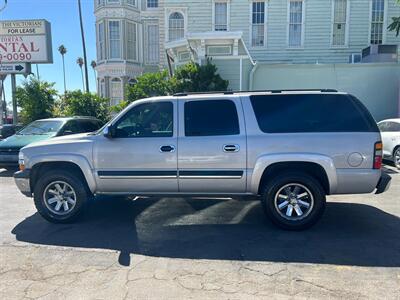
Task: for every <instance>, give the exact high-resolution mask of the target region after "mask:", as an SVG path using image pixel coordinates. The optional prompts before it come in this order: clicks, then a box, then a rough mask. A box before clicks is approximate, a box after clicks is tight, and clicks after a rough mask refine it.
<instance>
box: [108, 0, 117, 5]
mask: <svg viewBox="0 0 400 300" xmlns="http://www.w3.org/2000/svg"><path fill="white" fill-rule="evenodd" d="M107 3H110V4H115V3H120V0H107Z"/></svg>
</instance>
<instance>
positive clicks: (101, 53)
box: [97, 22, 106, 60]
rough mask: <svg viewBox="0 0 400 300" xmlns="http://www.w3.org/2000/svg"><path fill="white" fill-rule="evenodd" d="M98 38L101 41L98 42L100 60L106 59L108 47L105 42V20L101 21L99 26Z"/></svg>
mask: <svg viewBox="0 0 400 300" xmlns="http://www.w3.org/2000/svg"><path fill="white" fill-rule="evenodd" d="M97 35H98V36H97V40H98V41H99V43H98V52H97V56H98V60H104V59H105V58H106V47H105V43H104V39H105V36H104V22H101V23H99V24H98V26H97Z"/></svg>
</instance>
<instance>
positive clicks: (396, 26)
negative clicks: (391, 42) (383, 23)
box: [388, 0, 400, 36]
mask: <svg viewBox="0 0 400 300" xmlns="http://www.w3.org/2000/svg"><path fill="white" fill-rule="evenodd" d="M397 4H398V5H400V0H397ZM388 29H389V30H390V31H396V36H399V34H400V16H399V17H392V23H391V24H390V25H389V26H388Z"/></svg>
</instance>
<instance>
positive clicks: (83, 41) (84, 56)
mask: <svg viewBox="0 0 400 300" xmlns="http://www.w3.org/2000/svg"><path fill="white" fill-rule="evenodd" d="M78 8H79V20H80V23H81V35H82V47H83V60H84V63H85V64H84V67H85V80H86V92H87V93H89V91H90V89H89V76H88V66H87V65H88V61H87V57H86V43H85V32H84V31H83V20H82V6H81V0H78Z"/></svg>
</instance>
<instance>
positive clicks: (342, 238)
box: [0, 167, 400, 299]
mask: <svg viewBox="0 0 400 300" xmlns="http://www.w3.org/2000/svg"><path fill="white" fill-rule="evenodd" d="M385 170H386V172H388V173H389V174H390V175H391V176H392V178H393V179H392V186H391V188H390V190H389V191H388V192H386V193H384V194H381V195H347V196H334V197H329V198H328V205H327V210H326V212H325V215H324V217H323V219H322V220H321V221H320V222H319V223H318V224H317V225H316V226H315V227H313V228H312V229H310V230H308V231H304V232H287V231H282V230H280V229H277V228H275V227H274V226H273V225H271V224H270V222H269V221H268V220H266V218H265V217H264V215H263V213H262V211H261V207H260V205H259V203H258V201H251V202H249V201H237V200H233V199H213V198H201V199H185V198H139V199H124V198H101V199H96V200H95V201H93V202H92V203H91V204H90V206H89V210H88V212H87V213H86V215H85V217H84V218H83V219H82V220H81V221H79V222H78V223H76V224H69V225H54V224H50V223H47V222H46V221H45V220H43V219H42V218H41V217H40V216H39V215H38V214H37V213H36V211H35V208H34V206H33V203H32V200H31V199H29V198H26V197H25V196H23V195H22V194H20V193H19V191H18V190H17V188H16V186H15V185H14V182H13V178H12V177H11V176H12V172H11V171H6V170H4V169H0V298H1V299H25V298H29V299H60V298H62V299H271V298H278V299H286V298H296V299H297V298H307V299H310V298H312V299H316V298H323V297H324V298H329V299H343V298H345V299H359V298H363V299H364V298H367V299H368V298H369V299H377V298H382V299H400V298H399V297H400V296H399V295H400V173H399V172H398V171H396V170H395V169H394V168H393V167H387V168H385Z"/></svg>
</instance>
